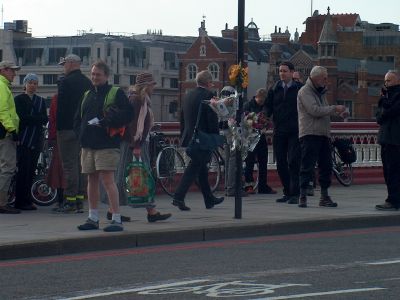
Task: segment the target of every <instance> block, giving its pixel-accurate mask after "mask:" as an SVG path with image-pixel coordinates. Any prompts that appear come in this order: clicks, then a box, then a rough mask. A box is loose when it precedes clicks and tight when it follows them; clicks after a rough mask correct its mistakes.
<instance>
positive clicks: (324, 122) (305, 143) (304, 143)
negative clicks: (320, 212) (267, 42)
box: [297, 66, 346, 207]
mask: <svg viewBox="0 0 400 300" xmlns="http://www.w3.org/2000/svg"><path fill="white" fill-rule="evenodd" d="M327 84H328V71H327V69H326V68H324V67H322V66H315V67H313V68H312V70H311V72H310V77H309V78H308V79H307V82H306V83H305V85H304V86H303V87H302V88H301V89H300V91H299V93H298V95H297V110H298V115H299V119H298V120H299V138H300V148H301V167H300V199H299V207H307V187H308V185H309V182H310V181H311V180H312V176H313V172H314V166H315V164H316V162H318V168H319V184H320V186H321V198H320V201H319V206H325V207H337V203H335V202H333V201H332V200H331V198H330V197H329V195H328V188H329V186H330V185H331V176H332V155H331V141H330V136H331V132H330V131H331V120H330V116H333V115H336V114H341V113H343V112H344V111H345V109H346V108H345V107H344V106H343V105H329V104H328V101H327V99H326V92H327Z"/></svg>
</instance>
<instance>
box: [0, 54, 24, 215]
mask: <svg viewBox="0 0 400 300" xmlns="http://www.w3.org/2000/svg"><path fill="white" fill-rule="evenodd" d="M19 69H20V67H19V66H16V65H15V64H14V63H13V62H10V61H2V62H0V213H1V214H19V213H20V210H18V209H15V208H13V207H11V206H9V205H8V189H9V187H10V184H11V179H12V177H13V176H14V173H15V169H16V167H17V143H16V142H17V141H18V136H17V133H18V127H19V118H18V115H17V112H16V110H15V103H14V97H13V95H12V93H11V89H10V85H11V82H13V80H14V77H15V72H16V71H18V70H19Z"/></svg>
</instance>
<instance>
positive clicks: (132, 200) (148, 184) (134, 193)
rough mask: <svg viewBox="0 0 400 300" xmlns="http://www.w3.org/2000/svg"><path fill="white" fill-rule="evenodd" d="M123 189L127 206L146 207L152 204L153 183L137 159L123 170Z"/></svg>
mask: <svg viewBox="0 0 400 300" xmlns="http://www.w3.org/2000/svg"><path fill="white" fill-rule="evenodd" d="M125 187H126V192H127V200H128V205H129V206H132V207H146V206H148V205H149V204H152V203H154V195H155V182H154V179H153V177H152V175H151V173H150V171H149V169H148V168H147V166H146V165H145V164H144V163H143V162H142V161H141V160H140V159H139V160H135V158H134V160H133V161H132V162H130V163H129V164H128V165H127V166H126V169H125Z"/></svg>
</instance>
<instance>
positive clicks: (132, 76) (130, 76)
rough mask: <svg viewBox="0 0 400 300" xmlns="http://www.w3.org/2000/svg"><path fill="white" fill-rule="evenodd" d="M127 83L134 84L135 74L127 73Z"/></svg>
mask: <svg viewBox="0 0 400 300" xmlns="http://www.w3.org/2000/svg"><path fill="white" fill-rule="evenodd" d="M129 84H130V85H135V84H136V75H129Z"/></svg>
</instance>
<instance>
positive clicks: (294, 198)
mask: <svg viewBox="0 0 400 300" xmlns="http://www.w3.org/2000/svg"><path fill="white" fill-rule="evenodd" d="M286 203H287V204H299V196H292V197H290V198H289V200H288V201H287V202H286Z"/></svg>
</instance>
